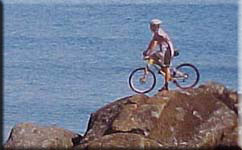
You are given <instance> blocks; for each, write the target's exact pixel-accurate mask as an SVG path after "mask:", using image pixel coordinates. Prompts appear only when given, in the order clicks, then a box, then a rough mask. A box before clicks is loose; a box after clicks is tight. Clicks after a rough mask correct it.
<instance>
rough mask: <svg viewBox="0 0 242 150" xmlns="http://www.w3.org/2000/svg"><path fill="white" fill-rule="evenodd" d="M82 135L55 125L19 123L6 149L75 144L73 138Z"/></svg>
mask: <svg viewBox="0 0 242 150" xmlns="http://www.w3.org/2000/svg"><path fill="white" fill-rule="evenodd" d="M78 136H80V135H78V134H76V133H73V132H71V131H68V130H65V129H62V128H57V127H55V126H49V127H42V126H39V125H37V124H33V123H20V124H17V125H16V126H15V127H14V128H13V129H12V130H11V133H10V136H9V138H8V140H7V142H6V144H4V148H6V149H47V148H48V149H51V148H53V149H57V148H61V149H63V148H65V149H66V148H71V147H73V146H74V144H73V142H72V139H73V138H75V137H78Z"/></svg>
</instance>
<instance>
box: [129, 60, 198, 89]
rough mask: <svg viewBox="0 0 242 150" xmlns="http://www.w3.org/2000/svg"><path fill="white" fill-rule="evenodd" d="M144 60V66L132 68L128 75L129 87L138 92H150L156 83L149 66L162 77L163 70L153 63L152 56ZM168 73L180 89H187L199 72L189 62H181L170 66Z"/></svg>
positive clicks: (195, 82)
mask: <svg viewBox="0 0 242 150" xmlns="http://www.w3.org/2000/svg"><path fill="white" fill-rule="evenodd" d="M144 60H146V62H147V65H146V67H140V68H137V69H135V70H133V71H132V72H131V74H130V76H129V86H130V88H131V89H132V90H133V91H134V92H136V93H139V94H144V93H148V92H150V91H151V90H152V89H153V88H154V87H155V85H156V76H155V73H154V72H153V71H152V70H151V67H150V66H154V68H155V69H157V70H158V74H161V75H162V76H163V77H164V75H165V73H164V72H161V71H160V69H161V66H159V65H157V64H154V60H152V58H144ZM170 73H171V77H172V81H171V82H173V83H174V84H175V85H176V86H177V87H179V88H180V89H188V88H192V87H194V86H196V85H197V83H198V81H199V78H200V74H199V71H198V69H197V68H196V67H195V66H194V65H193V64H190V63H183V64H180V65H178V66H176V67H172V66H170Z"/></svg>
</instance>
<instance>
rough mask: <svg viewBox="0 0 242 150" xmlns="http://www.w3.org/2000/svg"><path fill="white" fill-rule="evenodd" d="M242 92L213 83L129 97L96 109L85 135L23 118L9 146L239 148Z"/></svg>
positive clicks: (9, 147)
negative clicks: (241, 94)
mask: <svg viewBox="0 0 242 150" xmlns="http://www.w3.org/2000/svg"><path fill="white" fill-rule="evenodd" d="M238 97H239V96H238V93H237V92H236V91H232V90H229V89H227V88H226V87H225V86H223V85H221V84H218V83H214V82H209V83H206V84H203V85H200V86H199V87H198V88H194V89H187V90H171V91H163V92H159V93H157V94H156V95H154V96H151V97H149V96H146V95H142V94H139V95H133V96H128V97H124V98H121V99H119V100H116V101H114V102H112V103H110V104H108V105H106V106H104V107H102V108H100V109H99V110H97V111H96V112H94V113H92V114H91V116H90V120H89V122H88V128H87V130H86V132H85V134H84V135H83V136H81V135H79V134H76V133H73V132H71V131H68V130H65V129H62V128H57V127H54V126H50V127H42V126H39V125H36V124H32V123H21V124H17V125H16V126H15V127H14V128H13V129H12V131H11V134H10V137H9V139H8V141H7V142H6V144H5V145H4V147H5V148H8V149H16V148H18V149H19V148H24V149H26V148H28V149H29V148H33V149H36V148H38V149H39V148H40V149H43V148H47V149H57V148H59V149H74V150H77V149H78V150H79V149H85V150H87V149H88V150H94V149H99V150H104V149H113V150H115V149H116V150H117V149H159V150H162V149H166V150H167V149H169V150H170V149H177V148H179V149H201V148H202V149H206V150H217V149H221V148H223V149H231V148H232V149H240V147H239V146H238V143H237V141H238ZM240 150H241V149H240Z"/></svg>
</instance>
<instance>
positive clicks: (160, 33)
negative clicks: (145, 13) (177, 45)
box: [143, 19, 174, 91]
mask: <svg viewBox="0 0 242 150" xmlns="http://www.w3.org/2000/svg"><path fill="white" fill-rule="evenodd" d="M161 23H162V21H161V20H159V19H152V20H151V21H150V30H151V32H152V33H153V37H152V40H151V41H150V43H149V45H148V48H147V49H146V50H145V51H144V52H143V55H144V57H145V58H152V60H154V63H155V64H157V65H159V66H161V70H160V73H164V75H165V83H164V87H162V88H161V89H160V90H159V91H163V90H167V91H168V82H169V81H171V80H172V78H171V75H170V69H169V66H170V64H171V60H172V58H173V56H174V48H173V44H172V41H171V39H170V37H169V36H168V34H167V33H166V32H165V31H164V30H163V29H162V28H161V26H160V24H161ZM157 46H159V49H160V50H158V51H156V50H155V48H156V47H157Z"/></svg>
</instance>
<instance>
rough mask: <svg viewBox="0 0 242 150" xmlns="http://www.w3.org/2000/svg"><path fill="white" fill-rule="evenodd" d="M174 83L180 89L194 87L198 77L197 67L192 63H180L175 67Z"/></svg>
mask: <svg viewBox="0 0 242 150" xmlns="http://www.w3.org/2000/svg"><path fill="white" fill-rule="evenodd" d="M174 78H175V84H176V85H177V86H178V87H179V88H181V89H188V88H192V87H194V86H195V85H196V84H197V83H198V81H199V78H200V74H199V71H198V69H197V68H196V67H195V66H194V65H192V64H181V65H179V66H177V67H176V71H175V74H174Z"/></svg>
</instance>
